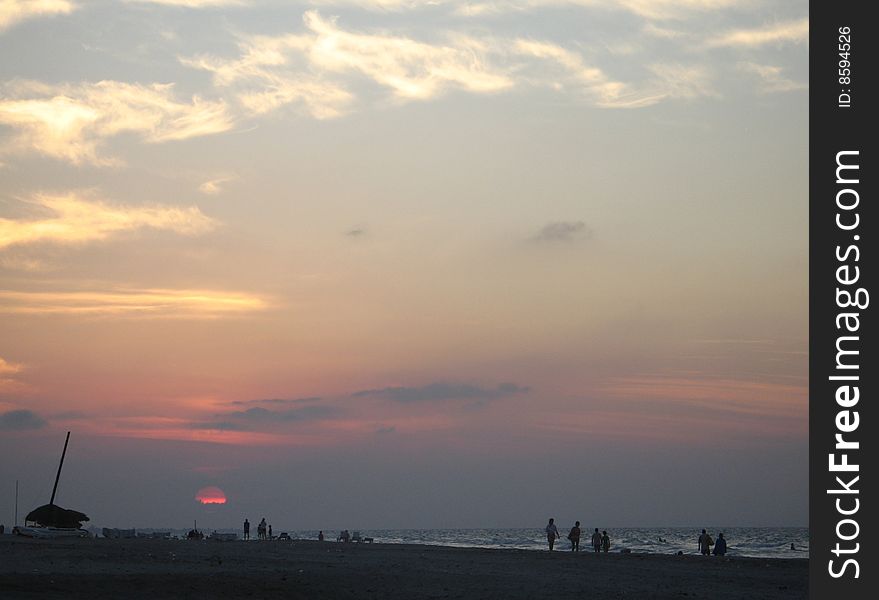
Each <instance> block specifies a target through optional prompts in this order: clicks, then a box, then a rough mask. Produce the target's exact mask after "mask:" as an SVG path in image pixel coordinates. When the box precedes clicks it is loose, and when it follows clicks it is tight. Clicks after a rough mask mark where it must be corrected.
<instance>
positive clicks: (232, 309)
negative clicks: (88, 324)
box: [0, 289, 268, 318]
mask: <svg viewBox="0 0 879 600" xmlns="http://www.w3.org/2000/svg"><path fill="white" fill-rule="evenodd" d="M267 306H268V304H267V302H266V301H265V300H263V299H262V298H260V297H258V296H254V295H250V294H244V293H236V292H223V291H211V290H168V289H116V290H111V291H76V292H69V291H60V292H55V291H53V292H31V291H13V290H0V313H11V314H32V315H115V316H135V315H139V316H147V317H174V318H213V317H219V316H231V315H234V314H244V313H249V312H255V311H260V310H265V309H266V308H267Z"/></svg>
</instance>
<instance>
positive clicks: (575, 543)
mask: <svg viewBox="0 0 879 600" xmlns="http://www.w3.org/2000/svg"><path fill="white" fill-rule="evenodd" d="M568 539H569V540H571V552H579V551H580V521H577V522H576V523H574V526H573V527H571V532H570V533H569V534H568Z"/></svg>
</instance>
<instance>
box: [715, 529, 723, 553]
mask: <svg viewBox="0 0 879 600" xmlns="http://www.w3.org/2000/svg"><path fill="white" fill-rule="evenodd" d="M725 554H726V540H725V539H724V538H723V533H718V534H717V542H716V543H715V544H714V556H723V555H725Z"/></svg>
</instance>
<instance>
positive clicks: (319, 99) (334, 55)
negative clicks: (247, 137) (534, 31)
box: [181, 11, 513, 119]
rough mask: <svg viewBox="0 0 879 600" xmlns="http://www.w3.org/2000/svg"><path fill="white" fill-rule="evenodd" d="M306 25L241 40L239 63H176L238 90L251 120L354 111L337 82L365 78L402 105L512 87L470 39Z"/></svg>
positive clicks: (316, 18)
mask: <svg viewBox="0 0 879 600" xmlns="http://www.w3.org/2000/svg"><path fill="white" fill-rule="evenodd" d="M303 23H304V26H305V29H306V32H305V33H302V34H288V35H283V36H274V37H272V36H254V37H251V38H248V39H245V40H243V41H242V42H241V44H240V49H241V56H240V58H238V59H234V60H226V59H222V58H218V57H212V56H199V57H195V58H184V59H181V60H182V62H183V63H184V64H186V65H189V66H191V67H194V68H199V69H204V70H207V71H209V72H211V73H213V75H214V82H215V83H216V84H217V85H218V86H232V85H236V86H237V87H238V88H239V91H238V100H239V102H240V103H241V104H242V105H243V106H244V107H245V108H247V109H248V110H250V111H251V112H253V113H256V114H262V113H266V112H269V111H272V110H275V109H277V108H279V107H282V106H285V105H288V104H293V103H299V104H301V105H302V106H303V107H304V109H305V110H306V111H307V112H308V113H309V114H311V116H313V117H315V118H319V119H324V118H333V117H338V116H341V115H343V114H345V113H346V112H347V111H348V110H349V109H350V106H351V104H352V103H353V100H354V96H353V94H352V93H351V92H350V91H349V90H348V88H347V85H346V84H343V83H340V82H338V81H335V80H334V79H333V78H334V77H340V76H350V75H360V76H365V77H367V78H368V79H370V80H372V81H373V82H375V83H377V84H379V85H380V86H383V87H385V88H387V89H389V90H390V91H391V92H392V94H393V95H394V96H395V97H397V98H400V99H407V100H415V99H418V100H426V99H430V98H434V97H436V96H439V95H441V94H443V93H444V92H446V91H448V90H449V89H453V88H458V89H463V90H467V91H469V92H475V93H489V92H496V91H499V90H503V89H506V88H509V87H511V86H512V85H513V82H512V80H511V79H510V78H509V77H508V76H507V75H506V74H504V73H502V72H500V71H499V70H498V69H495V68H493V67H492V65H491V64H490V63H489V62H488V60H487V57H486V54H487V53H486V51H485V50H486V49H485V47H484V44H482V43H481V42H479V41H478V40H476V39H473V38H468V37H465V36H455V39H450V40H449V42H448V43H446V44H429V43H425V42H421V41H418V40H415V39H413V38H409V37H403V36H397V35H391V34H387V33H362V32H356V31H349V30H345V29H342V28H340V27H339V26H338V25H337V21H336V19H335V18H324V17H322V16H321V15H320V14H319V13H318V12H317V11H308V12H306V13H305V14H304V15H303Z"/></svg>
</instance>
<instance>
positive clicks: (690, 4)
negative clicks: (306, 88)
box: [311, 0, 749, 19]
mask: <svg viewBox="0 0 879 600" xmlns="http://www.w3.org/2000/svg"><path fill="white" fill-rule="evenodd" d="M311 3H312V4H316V5H326V6H338V5H342V4H356V5H357V6H359V7H365V8H372V9H376V10H394V11H402V10H413V9H418V8H425V7H435V6H442V5H446V6H449V7H450V8H451V9H452V11H453V12H454V13H456V14H458V15H462V16H469V17H477V16H486V15H498V14H504V13H511V12H512V13H515V12H523V11H530V10H536V9H541V8H547V7H564V6H574V7H583V8H592V9H599V10H616V11H625V12H629V13H632V14H634V15H637V16H639V17H643V18H645V19H681V18H685V17H687V16H690V15H692V14H694V13H704V12H708V11H716V10H718V9H724V8H730V7H734V6H740V5H742V4H748V3H749V2H748V0H475V1H465V2H461V1H459V0H311Z"/></svg>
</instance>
